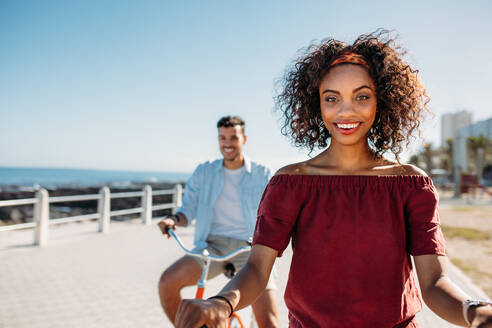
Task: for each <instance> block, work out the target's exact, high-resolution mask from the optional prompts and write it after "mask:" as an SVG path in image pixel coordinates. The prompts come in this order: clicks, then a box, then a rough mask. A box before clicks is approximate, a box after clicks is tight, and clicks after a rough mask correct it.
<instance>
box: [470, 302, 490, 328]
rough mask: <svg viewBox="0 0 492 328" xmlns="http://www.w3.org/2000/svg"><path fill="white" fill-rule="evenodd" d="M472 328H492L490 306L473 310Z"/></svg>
mask: <svg viewBox="0 0 492 328" xmlns="http://www.w3.org/2000/svg"><path fill="white" fill-rule="evenodd" d="M474 312H475V315H474V317H473V321H472V325H471V327H472V328H492V306H490V305H489V306H481V307H477V308H475V311H474Z"/></svg>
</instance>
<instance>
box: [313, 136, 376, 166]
mask: <svg viewBox="0 0 492 328" xmlns="http://www.w3.org/2000/svg"><path fill="white" fill-rule="evenodd" d="M321 156H322V158H323V160H324V161H325V163H326V164H327V166H329V167H332V168H335V169H337V170H340V171H363V170H366V169H368V168H370V167H373V166H374V165H375V164H376V162H377V161H376V160H375V157H374V153H373V152H372V151H371V149H370V148H369V145H368V144H367V142H365V143H360V144H357V145H348V146H347V145H341V144H339V143H336V142H332V143H331V144H330V146H329V147H328V149H327V150H326V151H324V152H323V153H322V154H321Z"/></svg>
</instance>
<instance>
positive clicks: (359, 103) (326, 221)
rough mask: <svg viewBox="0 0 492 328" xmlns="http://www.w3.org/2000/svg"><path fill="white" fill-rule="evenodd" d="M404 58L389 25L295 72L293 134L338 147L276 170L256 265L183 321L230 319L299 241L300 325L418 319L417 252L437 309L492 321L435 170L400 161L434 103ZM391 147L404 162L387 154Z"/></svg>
mask: <svg viewBox="0 0 492 328" xmlns="http://www.w3.org/2000/svg"><path fill="white" fill-rule="evenodd" d="M402 55H403V51H402V50H401V49H400V48H399V47H397V46H395V43H394V40H393V39H391V37H390V36H389V34H388V33H387V32H384V31H382V32H377V33H373V34H370V35H363V36H360V37H359V38H358V39H357V40H356V41H355V42H354V43H353V44H352V45H347V44H345V43H343V42H340V41H336V40H333V39H329V40H326V41H324V42H323V43H322V44H321V45H318V46H311V47H310V48H308V49H307V54H306V55H304V56H303V57H302V58H300V59H299V60H298V61H297V62H296V63H295V65H294V66H293V67H292V68H291V69H290V70H288V71H287V73H286V76H285V83H284V89H283V92H282V93H281V94H280V96H279V97H278V98H277V105H278V108H279V109H280V110H281V111H282V112H283V114H284V118H285V121H284V123H285V124H284V128H283V132H284V133H285V134H289V135H290V136H291V137H292V138H293V140H294V142H295V143H296V144H297V145H299V146H306V147H307V148H309V149H310V150H313V149H314V148H315V147H320V148H326V147H327V145H328V140H329V141H330V142H329V146H328V147H327V148H326V150H324V151H323V152H322V153H320V154H319V155H318V156H316V157H314V158H312V159H309V160H307V161H305V162H302V163H296V164H292V165H288V166H286V167H284V168H282V169H280V170H279V171H278V172H277V174H276V175H275V176H274V177H273V178H272V179H271V181H270V183H269V185H268V186H267V188H266V190H265V192H264V194H263V198H262V201H261V204H260V207H259V210H258V221H257V226H256V231H255V235H254V239H253V244H254V246H253V249H252V252H251V255H250V257H249V260H248V264H247V265H246V266H245V267H244V268H243V269H242V270H241V271H240V272H239V273H238V275H237V276H236V277H235V278H234V279H233V280H231V282H229V284H227V285H226V286H225V288H224V289H223V290H222V291H221V292H220V293H219V294H218V295H217V296H214V297H212V298H210V299H209V300H204V301H198V300H184V301H183V302H182V303H181V305H180V308H179V310H178V315H177V317H178V319H177V327H201V326H202V325H207V326H208V327H226V321H225V319H226V318H227V317H228V316H229V315H230V313H231V312H232V310H233V309H234V310H237V309H240V308H242V307H245V306H247V305H248V304H250V303H252V302H253V301H254V300H255V299H256V297H257V296H258V295H259V294H260V292H261V291H262V290H263V288H264V287H265V285H266V283H267V280H268V277H269V274H270V271H271V268H272V265H273V263H274V261H275V258H276V257H277V256H281V255H282V252H283V251H284V249H285V248H286V247H287V245H288V243H289V241H290V240H291V241H292V248H293V258H292V263H291V268H290V273H289V280H288V283H287V287H286V292H285V302H286V305H287V307H288V309H289V323H290V327H309V328H311V327H417V323H416V320H415V314H416V313H417V312H418V311H419V310H420V308H421V303H420V300H419V296H418V291H417V288H416V285H415V282H414V279H413V272H412V264H411V260H410V255H412V256H413V257H414V261H415V268H416V271H417V275H418V279H419V283H420V289H421V293H422V296H423V299H424V301H425V302H426V304H427V305H428V306H429V308H430V309H431V310H433V311H434V312H435V313H436V314H438V315H439V316H440V317H442V318H444V319H445V320H447V321H449V322H452V323H454V324H457V325H461V326H470V325H472V326H473V327H492V309H491V307H490V305H485V303H477V302H475V303H473V302H466V301H467V300H468V297H467V296H466V295H463V294H462V292H461V291H459V290H457V289H456V288H455V286H454V285H453V284H452V283H451V281H449V279H448V278H447V276H446V267H445V257H444V255H445V253H444V239H443V235H442V232H441V228H440V225H439V216H438V212H437V205H438V195H437V192H436V189H435V187H434V185H433V183H432V181H431V179H430V178H429V177H427V176H426V174H425V173H424V172H423V171H422V170H420V169H419V168H417V167H414V166H412V165H405V164H401V163H400V161H399V157H398V155H399V154H400V152H401V150H402V146H403V143H404V142H405V141H407V142H408V141H409V137H410V136H411V135H412V133H413V132H414V131H417V130H418V127H419V125H420V122H421V119H422V116H423V113H424V112H425V111H426V110H427V102H428V98H427V95H426V93H425V89H424V88H423V87H422V86H421V84H420V82H419V78H418V76H417V71H415V70H413V69H412V68H411V67H410V66H409V65H408V64H407V63H405V62H404V61H403V59H402ZM388 151H389V152H391V153H392V154H393V155H394V157H395V158H396V161H391V160H388V159H385V158H384V157H383V154H384V153H386V152H388ZM463 302H465V303H464V305H462V304H463Z"/></svg>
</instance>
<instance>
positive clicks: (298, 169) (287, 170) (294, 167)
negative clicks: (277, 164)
mask: <svg viewBox="0 0 492 328" xmlns="http://www.w3.org/2000/svg"><path fill="white" fill-rule="evenodd" d="M306 167H307V163H306V162H299V163H294V164H289V165H286V166H284V167H282V168H280V169H279V170H278V171H277V172H276V173H275V175H282V174H285V175H303V174H306Z"/></svg>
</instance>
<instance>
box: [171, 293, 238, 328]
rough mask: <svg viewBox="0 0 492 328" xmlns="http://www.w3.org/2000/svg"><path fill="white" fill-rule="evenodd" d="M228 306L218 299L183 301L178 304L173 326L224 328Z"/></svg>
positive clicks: (181, 327)
mask: <svg viewBox="0 0 492 328" xmlns="http://www.w3.org/2000/svg"><path fill="white" fill-rule="evenodd" d="M230 312H231V310H230V307H229V305H228V304H227V303H226V302H225V301H223V300H220V299H210V300H199V299H184V300H182V301H181V303H179V308H178V312H177V313H176V321H175V325H176V327H177V328H198V327H203V326H206V327H210V328H212V327H213V328H215V327H217V328H226V327H227V318H229V315H230Z"/></svg>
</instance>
